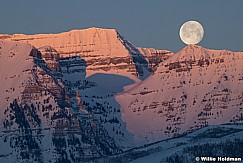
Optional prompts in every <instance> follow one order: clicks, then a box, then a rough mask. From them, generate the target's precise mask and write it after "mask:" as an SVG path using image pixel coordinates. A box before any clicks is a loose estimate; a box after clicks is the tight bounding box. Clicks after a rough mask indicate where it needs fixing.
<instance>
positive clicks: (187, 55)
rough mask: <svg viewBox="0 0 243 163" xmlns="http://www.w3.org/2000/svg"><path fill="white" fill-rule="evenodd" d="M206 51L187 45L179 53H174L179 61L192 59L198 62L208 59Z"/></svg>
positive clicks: (199, 47)
mask: <svg viewBox="0 0 243 163" xmlns="http://www.w3.org/2000/svg"><path fill="white" fill-rule="evenodd" d="M208 57H209V53H208V50H207V49H206V48H204V47H202V46H198V45H192V44H190V45H188V46H186V47H185V48H183V49H182V50H180V51H179V52H177V53H176V58H177V59H179V60H187V59H193V60H198V59H201V58H208Z"/></svg>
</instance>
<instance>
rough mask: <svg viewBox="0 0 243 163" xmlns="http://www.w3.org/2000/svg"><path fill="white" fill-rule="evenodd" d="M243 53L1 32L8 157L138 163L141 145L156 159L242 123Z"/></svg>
mask: <svg viewBox="0 0 243 163" xmlns="http://www.w3.org/2000/svg"><path fill="white" fill-rule="evenodd" d="M242 60H243V53H242V52H230V51H226V50H210V49H206V48H203V47H200V46H196V45H189V46H187V47H185V48H184V49H182V50H181V51H179V52H178V53H176V54H173V53H172V52H170V51H167V50H156V49H153V48H137V47H135V46H134V45H133V44H132V43H130V42H129V41H127V40H126V39H125V38H124V37H122V36H121V35H120V34H119V33H118V32H117V31H116V30H113V29H101V28H89V29H85V30H72V31H69V32H64V33H60V34H37V35H23V34H14V35H0V74H1V78H0V82H1V87H0V90H1V95H0V97H1V98H0V107H1V109H0V113H1V114H0V115H1V116H0V120H1V124H0V128H1V130H0V133H1V134H0V143H1V147H0V162H49V161H53V162H84V161H92V160H94V159H95V161H101V162H102V161H104V160H103V157H106V159H105V161H107V159H108V160H110V161H111V162H112V161H114V159H115V160H116V161H117V159H119V158H121V159H122V160H123V161H122V160H120V162H124V160H126V161H134V160H135V158H141V157H140V156H139V157H138V156H137V155H136V154H135V155H136V156H135V157H133V156H132V158H130V155H133V154H134V153H138V154H141V155H143V152H142V153H140V152H139V151H137V150H136V149H137V148H138V149H139V150H141V151H144V150H146V149H149V150H150V152H149V153H147V154H146V156H148V155H149V154H152V155H151V157H153V154H154V155H156V152H160V153H161V150H158V149H162V148H160V147H161V146H168V149H169V147H170V145H171V144H170V143H169V144H167V145H166V142H164V141H163V140H165V139H168V138H172V137H175V136H178V135H180V134H184V135H185V134H186V133H188V132H192V131H194V130H196V129H198V128H202V127H206V126H210V125H219V124H224V123H232V124H235V123H240V122H241V121H242V120H243V116H242V111H243V109H242V108H243V88H242V86H241V85H242V81H243V74H242V72H243V71H242V70H243V68H242V66H241V62H242ZM235 128H237V127H235ZM157 141H162V142H163V143H159V142H158V143H156V142H157ZM178 141H181V139H178ZM150 143H153V144H155V146H156V148H154V146H151V144H150ZM149 144H150V145H149ZM172 144H173V143H172ZM147 146H149V148H146V147H147ZM150 147H151V148H150ZM157 147H158V148H157ZM163 148H164V147H163ZM134 149H135V151H134ZM168 151H170V150H168ZM168 151H167V153H168ZM127 154H128V155H129V157H127V159H124V157H126V156H127ZM107 156H110V157H107ZM113 156H114V157H113ZM144 156H145V155H144ZM166 156H168V158H166V157H164V158H163V159H171V158H170V155H166ZM100 158H102V159H100ZM146 159H148V160H149V157H148V158H146ZM126 161H125V162H126ZM160 161H161V159H160Z"/></svg>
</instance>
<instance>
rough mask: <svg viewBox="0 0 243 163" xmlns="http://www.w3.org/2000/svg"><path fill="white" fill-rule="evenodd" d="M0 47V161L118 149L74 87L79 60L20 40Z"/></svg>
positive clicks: (63, 158)
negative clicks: (61, 55)
mask: <svg viewBox="0 0 243 163" xmlns="http://www.w3.org/2000/svg"><path fill="white" fill-rule="evenodd" d="M0 47H1V48H0V57H1V74H2V75H3V76H2V77H3V78H1V83H2V85H3V87H1V89H4V90H1V92H3V93H2V96H1V109H0V110H1V122H2V123H1V131H0V132H1V139H0V142H1V144H2V145H1V147H0V151H1V158H0V159H1V161H3V162H49V161H56V162H71V161H72V162H81V161H88V160H90V159H94V158H96V157H100V156H105V155H111V154H114V153H117V152H119V151H120V149H119V147H117V146H116V144H115V142H114V139H113V138H111V137H110V136H109V134H108V133H107V131H106V130H105V129H104V128H103V127H102V126H101V125H100V124H99V123H97V121H96V119H94V117H93V115H92V112H90V111H88V110H86V109H85V107H84V106H83V104H82V101H81V99H80V98H79V95H78V94H77V92H75V90H73V88H75V87H74V86H73V85H78V86H82V85H84V84H83V82H84V81H83V80H84V79H83V78H82V77H83V76H85V75H83V74H84V73H85V71H84V69H83V68H84V67H86V66H85V62H84V60H82V59H80V57H77V56H76V57H67V58H62V59H59V58H58V55H57V53H56V51H54V50H51V49H50V48H49V47H48V48H47V47H45V48H44V49H43V51H42V53H41V52H40V51H38V50H37V49H35V48H33V47H32V46H31V45H29V44H23V43H14V42H8V41H1V42H0ZM9 63H11V65H13V67H9V66H8V64H9ZM2 67H3V68H4V69H2ZM72 76H78V77H77V78H73V77H72ZM80 76H81V77H80ZM84 83H85V85H84V86H86V87H84V88H87V85H89V84H90V83H89V82H84Z"/></svg>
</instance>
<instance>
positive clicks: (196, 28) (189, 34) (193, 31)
mask: <svg viewBox="0 0 243 163" xmlns="http://www.w3.org/2000/svg"><path fill="white" fill-rule="evenodd" d="M203 34H204V30H203V26H202V25H201V24H200V23H198V22H197V21H187V22H185V23H184V24H183V25H182V26H181V28H180V38H181V40H182V41H183V42H184V43H185V44H187V45H189V44H198V43H199V42H200V41H201V40H202V39H203Z"/></svg>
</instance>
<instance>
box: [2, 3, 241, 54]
mask: <svg viewBox="0 0 243 163" xmlns="http://www.w3.org/2000/svg"><path fill="white" fill-rule="evenodd" d="M187 20H197V21H199V22H200V23H201V24H202V25H203V26H204V30H205V35H204V39H203V41H202V42H201V43H200V44H199V45H201V46H204V47H207V48H212V49H229V50H233V51H243V0H234V1H230V0H150V1H149V0H120V1H118V0H39V1H37V0H4V1H2V2H1V3H0V33H7V34H13V33H25V34H34V33H59V32H62V31H68V30H71V29H83V28H88V27H103V28H115V29H117V30H118V32H119V33H120V34H121V35H123V36H124V37H125V38H126V39H127V40H129V41H130V42H132V43H133V44H134V45H136V46H141V47H154V48H158V49H168V50H171V51H173V52H176V51H178V50H180V49H181V48H183V47H184V46H185V45H184V44H183V43H182V42H181V40H180V38H179V34H178V31H179V28H180V26H181V25H182V24H183V23H184V22H185V21H187Z"/></svg>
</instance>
